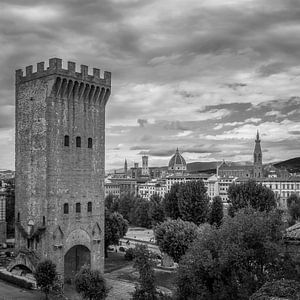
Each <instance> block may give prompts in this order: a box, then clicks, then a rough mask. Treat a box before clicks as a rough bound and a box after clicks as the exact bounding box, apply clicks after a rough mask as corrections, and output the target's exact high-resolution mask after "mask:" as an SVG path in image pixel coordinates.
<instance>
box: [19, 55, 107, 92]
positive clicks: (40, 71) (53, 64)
mask: <svg viewBox="0 0 300 300" xmlns="http://www.w3.org/2000/svg"><path fill="white" fill-rule="evenodd" d="M49 75H58V76H62V77H71V78H72V79H73V80H74V81H78V82H82V81H84V82H86V83H89V84H91V85H93V84H94V85H104V86H107V87H110V86H111V73H110V72H107V71H104V76H103V77H101V76H100V69H97V68H93V74H92V75H89V70H88V66H86V65H80V72H76V64H75V63H74V62H71V61H69V62H68V68H67V69H63V68H62V59H60V58H50V59H49V67H47V68H45V63H44V62H39V63H37V70H36V72H33V66H32V65H31V66H27V67H26V69H25V75H24V74H23V70H22V69H18V70H16V82H17V83H22V82H27V81H31V80H35V79H39V78H41V77H45V76H49Z"/></svg>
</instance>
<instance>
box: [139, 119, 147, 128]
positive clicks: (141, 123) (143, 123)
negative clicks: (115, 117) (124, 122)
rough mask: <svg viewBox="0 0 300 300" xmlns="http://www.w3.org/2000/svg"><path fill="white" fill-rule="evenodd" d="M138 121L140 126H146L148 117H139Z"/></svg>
mask: <svg viewBox="0 0 300 300" xmlns="http://www.w3.org/2000/svg"><path fill="white" fill-rule="evenodd" d="M137 123H138V124H139V125H140V127H145V125H146V124H147V123H148V120H146V119H137Z"/></svg>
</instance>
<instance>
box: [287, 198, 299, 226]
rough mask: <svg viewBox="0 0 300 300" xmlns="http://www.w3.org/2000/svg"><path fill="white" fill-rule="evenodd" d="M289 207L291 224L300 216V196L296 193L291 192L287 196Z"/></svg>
mask: <svg viewBox="0 0 300 300" xmlns="http://www.w3.org/2000/svg"><path fill="white" fill-rule="evenodd" d="M287 207H288V211H289V215H290V218H291V219H290V222H289V223H290V225H293V224H295V222H296V221H297V220H299V218H300V197H299V196H298V195H296V194H294V193H293V194H291V195H290V196H289V197H288V198H287Z"/></svg>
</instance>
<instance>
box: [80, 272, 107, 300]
mask: <svg viewBox="0 0 300 300" xmlns="http://www.w3.org/2000/svg"><path fill="white" fill-rule="evenodd" d="M75 288H76V292H77V293H79V294H81V296H82V297H83V299H89V300H101V299H105V298H106V296H107V294H108V292H109V289H108V287H107V284H106V281H105V279H104V277H103V275H102V273H101V272H100V270H90V269H89V268H88V267H85V266H84V267H82V268H81V270H80V271H79V272H78V273H77V274H76V276H75Z"/></svg>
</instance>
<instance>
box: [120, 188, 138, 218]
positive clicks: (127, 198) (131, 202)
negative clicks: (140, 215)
mask: <svg viewBox="0 0 300 300" xmlns="http://www.w3.org/2000/svg"><path fill="white" fill-rule="evenodd" d="M135 205H136V198H135V197H134V195H132V194H131V193H127V194H122V195H121V196H120V200H119V202H118V212H119V213H120V214H121V215H122V216H123V217H124V219H126V220H127V221H129V222H130V221H131V219H132V218H131V213H132V211H133V210H134V209H135Z"/></svg>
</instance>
